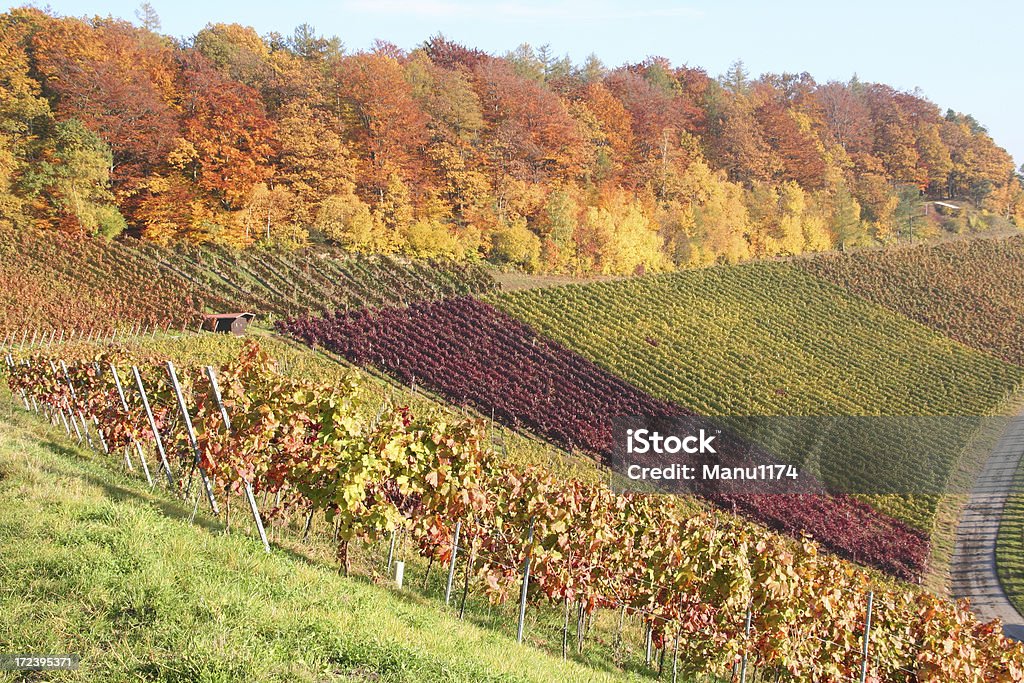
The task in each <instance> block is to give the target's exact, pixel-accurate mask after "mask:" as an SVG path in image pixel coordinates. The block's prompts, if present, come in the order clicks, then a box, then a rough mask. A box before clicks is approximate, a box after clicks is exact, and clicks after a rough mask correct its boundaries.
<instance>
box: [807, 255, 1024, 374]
mask: <svg viewBox="0 0 1024 683" xmlns="http://www.w3.org/2000/svg"><path fill="white" fill-rule="evenodd" d="M797 263H798V264H799V265H800V267H801V268H803V269H805V270H807V271H808V272H810V273H813V274H814V275H817V276H818V277H821V278H822V279H825V280H828V281H829V282H832V283H834V284H836V285H839V286H840V287H844V288H846V289H847V290H849V291H850V292H853V293H854V294H856V295H858V296H862V297H864V298H866V299H868V300H870V301H873V302H875V303H877V304H879V305H881V306H884V307H886V308H888V309H889V310H891V311H895V312H896V313H899V314H901V315H905V316H907V317H908V318H912V319H913V320H916V321H918V322H919V323H921V324H923V325H927V326H929V327H931V328H934V329H936V330H938V331H939V332H942V333H943V334H945V335H948V336H950V337H952V338H953V339H956V340H957V341H959V342H962V343H964V344H966V345H967V346H970V347H972V348H975V349H980V350H982V351H987V352H988V353H991V354H992V355H994V356H997V357H999V358H1002V359H1003V360H1005V361H1007V362H1009V363H1015V364H1017V365H1024V278H1021V273H1022V272H1024V236H1020V235H1017V236H1013V237H1009V238H1005V239H974V240H960V241H956V242H947V243H944V244H937V245H928V246H920V247H914V248H910V249H883V250H870V251H861V252H854V253H852V254H830V255H822V256H819V257H816V258H812V259H802V260H800V261H797Z"/></svg>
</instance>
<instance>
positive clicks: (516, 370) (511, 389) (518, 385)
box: [279, 298, 928, 578]
mask: <svg viewBox="0 0 1024 683" xmlns="http://www.w3.org/2000/svg"><path fill="white" fill-rule="evenodd" d="M279 328H280V329H281V330H282V331H283V332H285V333H287V334H290V335H292V336H294V337H296V338H298V339H300V340H302V341H305V342H306V343H308V344H312V345H317V346H324V347H326V348H328V349H330V350H332V351H334V352H336V353H339V354H341V355H343V356H345V357H346V358H348V359H349V360H350V361H352V362H353V363H356V364H360V365H365V364H373V365H375V366H377V367H379V368H381V369H383V370H384V371H386V372H388V373H390V374H392V375H394V376H395V377H397V378H398V379H400V380H401V381H403V382H406V383H409V384H412V383H414V382H419V383H420V384H422V385H424V386H427V387H429V388H430V389H432V390H434V391H437V392H438V393H440V394H442V395H443V396H444V397H446V398H447V399H449V400H450V401H453V402H455V403H458V404H462V405H470V406H473V407H474V408H476V409H477V410H479V411H480V412H482V413H484V414H493V415H494V416H495V418H496V419H499V420H501V421H502V422H504V423H505V424H507V425H509V426H514V427H526V428H527V429H529V430H531V431H533V432H535V433H537V434H538V435H540V436H542V437H544V438H546V439H548V440H550V441H552V442H554V443H556V444H558V445H560V446H563V447H565V448H567V449H573V448H581V449H584V450H585V451H588V452H590V453H593V454H598V455H603V456H607V455H608V454H609V453H610V450H611V446H612V434H611V420H612V418H613V417H614V416H616V415H693V414H694V413H693V412H692V411H689V410H686V409H684V408H681V407H680V406H678V405H675V404H672V403H669V402H666V401H663V400H659V399H657V398H654V397H652V396H650V395H649V394H646V393H644V392H643V391H641V390H640V389H637V388H636V387H634V386H632V385H630V384H629V383H627V382H625V381H623V380H622V379H620V378H618V377H616V376H615V375H612V374H610V373H609V372H607V371H606V370H603V369H602V368H600V367H599V366H597V365H596V364H595V363H593V362H591V361H589V360H587V359H586V358H583V357H582V356H580V355H578V354H576V353H574V352H572V351H570V350H568V349H566V348H565V347H563V346H560V345H559V344H557V343H554V342H552V341H550V340H548V339H545V338H544V337H542V336H539V335H538V334H537V333H536V332H534V331H533V330H532V329H531V328H530V327H528V326H527V325H525V324H523V323H521V322H519V321H517V320H515V319H514V318H511V317H509V316H507V315H505V314H503V313H501V312H500V311H498V310H496V309H494V308H493V307H491V306H489V305H487V304H485V303H482V302H480V301H478V300H475V299H471V298H460V299H451V300H448V301H442V302H421V303H418V304H414V305H412V306H410V307H408V308H405V309H399V308H390V309H382V310H360V311H354V312H350V313H344V312H339V313H337V314H335V315H334V316H331V317H327V318H322V319H312V318H301V319H293V320H288V321H285V322H283V323H281V324H280V325H279ZM712 500H713V501H714V502H715V503H717V504H719V505H721V506H723V507H726V508H727V509H735V510H737V511H741V512H743V513H744V514H747V515H749V516H751V517H753V518H754V519H757V520H758V521H761V522H763V523H765V524H767V525H769V526H771V527H772V528H775V529H778V530H782V531H785V532H788V533H790V534H793V535H799V534H800V533H804V532H806V533H809V534H811V536H813V537H814V538H815V539H816V540H817V541H818V542H820V543H821V544H822V545H824V546H826V547H827V548H829V549H831V550H832V551H834V552H836V553H838V554H840V555H842V556H843V557H847V558H850V559H853V560H855V561H858V562H861V563H864V564H868V565H872V566H875V567H878V568H880V569H883V570H884V571H887V572H889V573H892V574H894V575H896V576H901V577H905V578H912V577H917V576H919V575H920V574H921V572H922V571H923V568H924V563H925V560H926V558H927V554H928V541H927V536H926V535H925V534H924V533H922V532H920V531H918V530H915V529H913V528H910V527H909V526H908V525H906V524H904V523H902V522H900V521H899V520H896V519H893V518H890V517H888V516H886V515H884V514H882V513H880V512H877V511H875V510H874V509H872V508H871V507H870V506H868V505H867V504H865V503H862V502H860V501H858V500H856V499H854V498H852V497H849V496H797V495H793V496H787V495H782V496H769V495H764V496H756V495H752V496H724V495H716V496H713V497H712Z"/></svg>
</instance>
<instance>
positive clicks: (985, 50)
mask: <svg viewBox="0 0 1024 683" xmlns="http://www.w3.org/2000/svg"><path fill="white" fill-rule="evenodd" d="M19 4H20V3H19ZM39 4H40V5H42V3H39ZM151 4H152V5H153V7H154V8H155V9H156V10H157V12H158V14H159V15H160V18H161V20H162V21H163V32H164V33H167V34H170V35H173V36H177V37H183V36H191V35H193V34H194V33H195V32H196V31H198V30H199V29H200V28H202V27H203V26H204V25H205V24H207V23H208V22H237V23H241V24H246V25H249V26H253V27H254V28H256V30H257V31H258V32H259V33H261V34H264V33H267V32H269V31H278V32H281V33H286V34H287V33H290V32H291V31H292V29H293V28H294V27H295V26H296V25H298V24H301V23H303V22H306V23H310V24H312V25H314V26H315V27H316V28H317V29H318V30H319V31H320V32H321V33H324V34H327V35H337V36H338V37H339V38H341V40H342V41H343V42H344V43H345V46H346V48H347V49H348V50H356V49H360V48H366V47H369V46H370V44H371V43H372V42H373V40H374V39H375V38H381V39H384V40H388V41H391V42H393V43H395V44H397V45H399V46H400V47H403V48H411V47H415V46H416V45H418V44H419V43H421V42H422V41H423V40H425V39H427V38H428V37H430V36H431V35H433V34H435V33H437V32H442V33H444V34H445V35H446V36H447V37H449V38H451V39H453V40H456V41H458V42H461V43H464V44H466V45H469V46H471V47H478V48H480V49H482V50H485V51H487V52H491V53H496V54H501V53H504V52H506V51H508V50H511V49H513V48H515V47H516V46H517V45H518V44H520V43H523V42H528V43H530V44H532V45H534V46H538V45H542V44H544V43H550V44H551V46H552V48H553V50H554V52H555V54H557V55H563V54H568V55H569V56H570V57H571V58H572V59H573V60H574V61H576V62H580V61H582V60H583V59H584V58H585V57H586V56H587V55H588V54H589V53H591V52H594V53H596V54H597V56H598V57H600V58H601V59H602V60H603V61H604V62H605V63H606V64H607V65H609V66H617V65H619V64H622V63H624V62H634V61H639V60H641V59H643V58H644V57H646V56H648V55H662V56H665V57H668V58H669V59H671V60H672V62H673V63H675V64H683V63H685V64H689V65H691V66H700V67H703V68H704V69H706V70H707V72H708V73H709V74H711V75H712V76H715V75H718V74H720V73H723V72H724V71H725V70H726V69H727V68H728V67H729V64H731V63H732V62H733V61H735V60H736V59H742V60H743V61H744V63H745V64H746V65H747V67H748V70H749V71H751V72H753V73H754V74H760V73H762V72H766V71H770V72H783V71H790V72H801V71H809V72H810V73H811V74H812V75H813V76H814V77H815V78H816V79H817V80H818V81H819V82H825V81H828V80H833V79H836V80H844V81H845V80H847V79H849V77H850V76H851V75H853V74H854V73H856V74H857V75H858V77H859V78H860V79H861V80H869V81H879V82H883V83H888V84H890V85H892V86H894V87H897V88H900V89H906V90H912V89H913V88H915V87H919V88H921V90H922V91H923V93H924V94H925V96H927V97H928V98H929V99H930V100H932V101H933V102H935V103H936V104H938V105H939V106H940V107H942V108H943V110H945V109H946V108H953V109H956V110H958V111H963V112H967V113H971V114H973V115H974V116H975V117H976V118H977V119H978V120H979V121H980V122H981V123H982V124H984V125H985V126H986V127H988V129H989V131H990V132H991V133H992V135H993V137H994V138H995V140H996V142H997V143H999V144H1000V145H1002V146H1003V147H1005V148H1006V149H1008V150H1009V151H1010V153H1011V154H1013V155H1014V158H1015V159H1016V163H1017V165H1018V166H1019V165H1020V164H1021V163H1022V162H1024V124H1022V122H1021V120H1022V118H1021V111H1022V110H1024V88H1022V87H1021V86H1022V85H1024V83H1022V78H1021V75H1020V72H1021V67H1022V57H1024V55H1022V52H1021V50H1020V49H1019V46H1020V45H1021V44H1022V43H1024V8H1022V6H1021V5H1019V4H1018V3H1016V2H1013V1H1012V0H1003V1H1002V2H1000V1H995V0H973V1H972V2H961V3H957V2H949V1H948V0H933V1H931V2H918V1H915V2H901V1H899V0H889V1H888V2H879V1H877V0H847V1H845V2H829V0H819V1H818V2H786V1H784V0H776V2H771V3H759V2H699V1H693V2H673V1H670V0H648V1H643V0H634V1H633V2H628V1H626V2H623V1H620V0H548V1H546V2H545V1H543V0H520V1H513V0H507V1H505V2H494V3H485V2H469V1H467V0H420V1H416V0H332V1H330V2H312V1H311V0H289V1H287V2H281V1H278V2H270V3H263V2H243V1H241V0H215V1H212V2H211V1H210V0H205V1H202V2H200V1H199V0H151ZM138 5H139V0H52V1H51V2H50V3H49V6H50V7H51V8H52V9H53V10H55V11H56V12H57V13H59V14H65V15H73V16H82V15H95V14H100V15H107V14H113V15H114V16H118V17H122V18H126V19H134V13H135V9H136V8H137V7H138Z"/></svg>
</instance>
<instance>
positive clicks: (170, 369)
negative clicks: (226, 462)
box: [167, 361, 220, 515]
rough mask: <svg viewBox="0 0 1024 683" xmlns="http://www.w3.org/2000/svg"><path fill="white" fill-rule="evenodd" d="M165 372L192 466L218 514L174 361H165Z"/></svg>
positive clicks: (215, 512)
mask: <svg viewBox="0 0 1024 683" xmlns="http://www.w3.org/2000/svg"><path fill="white" fill-rule="evenodd" d="M167 374H168V375H169V376H170V378H171V388H172V389H174V396H175V398H176V399H177V401H178V410H180V411H181V419H182V422H184V423H185V434H186V435H187V436H188V442H189V445H190V446H192V453H193V455H194V457H195V460H194V461H193V462H194V467H196V468H197V469H198V470H199V476H200V477H201V478H202V480H203V488H204V489H205V490H206V499H207V501H209V503H210V509H211V510H213V514H215V515H219V514H220V508H218V507H217V499H216V498H214V497H213V487H212V486H211V485H210V479H209V477H207V476H206V470H205V469H203V465H202V462H201V460H202V458H201V456H200V454H199V442H198V441H197V440H196V430H195V429H194V428H193V427H192V418H191V417H189V414H188V406H186V405H185V397H184V395H182V393H181V384H179V383H178V373H177V372H175V370H174V363H172V362H171V361H167Z"/></svg>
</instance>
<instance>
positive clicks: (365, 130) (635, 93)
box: [0, 8, 1024, 274]
mask: <svg viewBox="0 0 1024 683" xmlns="http://www.w3.org/2000/svg"><path fill="white" fill-rule="evenodd" d="M595 49H596V50H598V51H599V46H595ZM929 199H944V200H953V201H957V202H960V203H962V205H963V207H964V209H965V210H964V211H961V212H960V213H958V214H954V215H951V216H939V215H929V214H927V212H926V207H925V204H924V202H925V201H926V200H929ZM968 208H969V210H967V209H968ZM0 221H3V222H6V223H10V224H12V225H14V226H37V227H41V228H44V229H47V230H61V231H64V232H67V233H72V234H83V235H84V234H94V235H96V234H98V235H105V236H108V237H115V236H118V235H122V234H123V235H124V236H125V237H139V238H143V239H148V240H153V241H155V242H158V243H161V244H167V243H172V242H177V241H186V242H193V243H201V242H209V243H218V244H223V245H230V246H237V247H249V246H257V245H274V246H278V247H285V248H291V247H296V246H301V245H304V244H308V243H330V244H333V245H338V246H341V247H344V248H346V249H349V250H352V251H360V252H377V253H397V254H407V255H411V256H450V257H454V258H468V259H486V260H487V261H489V262H491V263H494V264H496V265H499V266H506V267H511V268H519V269H523V270H527V271H539V272H566V273H603V274H631V273H638V272H657V271H664V270H672V269H675V268H679V267H686V266H693V265H704V264H710V263H716V262H736V261H742V260H747V259H751V258H760V257H766V256H773V255H788V254H800V253H804V252H810V251H822V250H827V249H834V248H846V247H851V246H858V245H866V244H883V243H887V242H891V241H894V240H897V239H903V238H904V237H905V236H906V235H907V234H908V233H910V231H916V234H917V235H918V236H921V237H926V236H928V235H929V234H930V232H931V233H938V232H941V231H942V230H950V231H955V232H973V231H981V230H990V229H1000V228H1008V227H1010V226H1011V225H1017V226H1024V187H1022V183H1021V178H1020V176H1019V175H1018V173H1017V172H1016V170H1015V168H1014V163H1013V160H1012V159H1011V157H1010V156H1009V154H1007V153H1006V152H1005V151H1004V150H1003V149H1002V148H1000V147H999V146H998V145H997V144H996V143H995V142H994V141H993V140H992V139H991V138H990V136H989V135H988V133H987V131H986V129H985V128H984V127H983V126H982V125H981V124H980V123H979V122H978V121H976V120H975V119H974V118H973V117H971V116H970V115H968V114H962V113H957V112H954V111H951V110H950V111H945V110H943V109H941V108H940V106H938V105H936V104H934V103H932V102H930V101H929V100H927V99H925V98H924V96H923V95H921V94H919V93H908V92H902V91H898V90H895V89H893V88H891V87H889V86H886V85H882V84H877V83H867V82H861V81H859V80H857V79H856V78H855V77H854V78H851V80H849V81H848V82H828V83H819V82H816V81H815V80H814V78H813V77H812V76H811V75H810V74H807V73H802V74H781V75H777V74H766V75H762V76H760V77H756V76H753V75H751V74H748V73H746V71H745V69H744V67H743V65H742V63H739V62H737V63H736V64H735V65H734V66H733V67H732V68H731V69H730V70H729V71H728V72H727V73H726V74H723V75H721V76H718V77H715V76H712V75H709V74H708V73H706V72H705V71H704V70H702V69H700V68H698V67H695V66H687V65H675V64H671V63H669V62H668V61H667V60H664V59H661V58H657V57H651V58H647V59H645V60H644V61H642V62H639V63H634V64H627V65H624V66H620V67H609V66H606V65H604V64H602V63H601V61H600V60H599V59H598V58H597V57H596V56H594V57H591V58H589V59H587V60H586V61H585V62H584V63H582V64H575V63H572V62H571V61H570V60H569V59H567V58H559V57H557V56H556V55H554V54H553V51H552V49H551V48H549V47H547V46H543V47H540V48H538V49H534V48H531V47H529V46H527V45H523V46H521V47H520V48H518V49H516V50H514V51H513V52H511V53H508V54H505V55H502V56H495V55H490V54H486V53H484V52H481V51H478V50H475V49H473V48H471V47H467V46H463V45H460V44H456V43H454V42H452V41H449V40H448V39H446V38H445V37H443V36H440V35H437V36H434V37H432V38H430V39H428V40H426V41H425V42H424V43H422V44H421V45H420V46H419V47H418V48H416V49H414V50H412V51H409V52H407V51H404V50H401V49H399V48H397V47H396V46H394V45H391V44H389V43H386V42H378V43H377V44H375V46H374V47H373V49H372V50H369V51H351V50H349V49H347V48H346V47H345V46H344V45H343V44H342V43H341V42H340V40H338V39H337V38H326V37H322V36H320V35H319V34H318V33H317V32H316V31H315V29H313V28H312V27H310V26H308V25H302V26H300V27H299V28H298V29H296V30H295V31H294V33H292V34H291V35H287V36H285V35H279V34H269V35H266V36H262V37H261V36H259V35H258V34H257V33H256V32H255V31H254V30H253V29H250V28H246V27H244V26H240V25H237V24H231V25H225V24H215V25H208V26H207V27H206V28H204V29H203V30H201V31H200V32H199V33H197V34H196V35H195V36H193V37H192V38H190V39H188V40H184V41H179V40H176V39H173V38H170V37H167V36H164V35H161V34H160V33H159V20H158V18H157V17H156V15H155V14H154V13H152V12H151V11H149V12H146V11H143V12H142V13H141V14H140V19H139V21H138V22H137V24H131V23H128V22H124V21H121V20H115V19H109V18H107V19H103V18H95V19H77V18H66V17H58V16H54V15H53V14H50V13H47V12H44V11H41V10H38V9H30V8H23V9H15V10H11V11H9V12H7V13H5V14H3V15H0Z"/></svg>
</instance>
